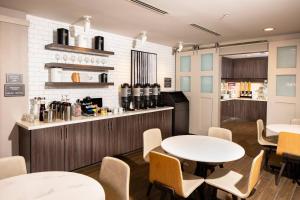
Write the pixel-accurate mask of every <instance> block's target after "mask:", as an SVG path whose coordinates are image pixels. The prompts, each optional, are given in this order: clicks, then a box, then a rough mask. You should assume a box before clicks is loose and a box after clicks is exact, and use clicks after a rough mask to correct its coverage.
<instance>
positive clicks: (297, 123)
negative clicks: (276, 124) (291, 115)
mask: <svg viewBox="0 0 300 200" xmlns="http://www.w3.org/2000/svg"><path fill="white" fill-rule="evenodd" d="M291 124H294V125H300V119H292V120H291Z"/></svg>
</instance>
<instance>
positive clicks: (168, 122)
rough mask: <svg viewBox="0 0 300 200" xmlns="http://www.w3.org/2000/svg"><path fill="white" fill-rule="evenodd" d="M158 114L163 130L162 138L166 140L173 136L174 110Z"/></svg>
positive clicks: (159, 125) (160, 126)
mask: <svg viewBox="0 0 300 200" xmlns="http://www.w3.org/2000/svg"><path fill="white" fill-rule="evenodd" d="M157 114H158V119H160V120H159V122H158V127H159V128H160V130H161V133H162V138H163V139H165V138H167V137H171V136H172V110H166V111H161V112H157Z"/></svg>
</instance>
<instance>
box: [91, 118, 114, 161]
mask: <svg viewBox="0 0 300 200" xmlns="http://www.w3.org/2000/svg"><path fill="white" fill-rule="evenodd" d="M108 144H109V120H99V121H93V122H92V162H93V163H96V162H100V161H102V159H103V158H104V157H105V156H107V155H110V151H109V150H108V148H109V145H108Z"/></svg>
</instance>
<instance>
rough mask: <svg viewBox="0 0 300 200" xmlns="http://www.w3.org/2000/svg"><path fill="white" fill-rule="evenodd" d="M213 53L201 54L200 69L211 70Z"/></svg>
mask: <svg viewBox="0 0 300 200" xmlns="http://www.w3.org/2000/svg"><path fill="white" fill-rule="evenodd" d="M213 59H214V54H212V53H207V54H202V55H201V66H200V67H201V71H212V69H213V64H214V62H213Z"/></svg>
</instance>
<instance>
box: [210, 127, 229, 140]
mask: <svg viewBox="0 0 300 200" xmlns="http://www.w3.org/2000/svg"><path fill="white" fill-rule="evenodd" d="M208 136H210V137H216V138H221V139H224V140H228V141H232V132H231V130H228V129H226V128H220V127H210V128H209V129H208Z"/></svg>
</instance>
